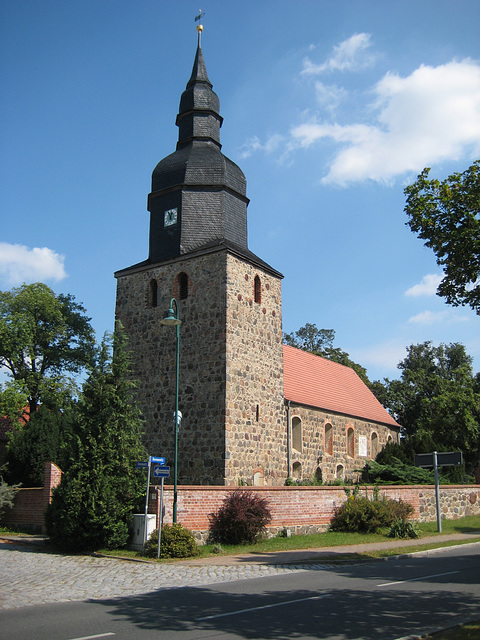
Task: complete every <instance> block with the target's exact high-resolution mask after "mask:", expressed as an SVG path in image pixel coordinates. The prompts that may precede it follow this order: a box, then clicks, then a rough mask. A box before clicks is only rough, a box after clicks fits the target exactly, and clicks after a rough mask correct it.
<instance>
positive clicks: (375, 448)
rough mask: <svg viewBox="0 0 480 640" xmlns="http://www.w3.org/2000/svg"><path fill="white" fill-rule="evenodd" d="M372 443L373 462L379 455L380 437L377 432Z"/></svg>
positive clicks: (372, 438)
mask: <svg viewBox="0 0 480 640" xmlns="http://www.w3.org/2000/svg"><path fill="white" fill-rule="evenodd" d="M370 442H371V454H372V460H375V458H376V457H377V455H378V435H377V434H376V433H375V431H374V432H373V433H372V436H371V438H370Z"/></svg>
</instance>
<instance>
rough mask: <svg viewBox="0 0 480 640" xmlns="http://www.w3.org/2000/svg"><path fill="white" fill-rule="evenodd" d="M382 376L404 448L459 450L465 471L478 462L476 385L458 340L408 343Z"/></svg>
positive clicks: (479, 433)
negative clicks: (391, 376)
mask: <svg viewBox="0 0 480 640" xmlns="http://www.w3.org/2000/svg"><path fill="white" fill-rule="evenodd" d="M398 367H399V369H400V370H401V372H402V373H401V378H400V380H392V381H388V380H387V381H385V382H386V383H385V397H384V404H385V406H386V407H387V409H389V411H390V413H392V415H393V416H394V417H395V419H396V420H397V421H398V422H399V423H400V424H401V425H402V435H403V436H404V438H405V442H406V444H407V445H408V450H409V451H414V452H415V453H421V452H425V451H428V452H429V451H433V450H438V451H462V452H463V453H464V458H465V462H466V467H467V471H469V472H471V471H472V470H473V469H474V468H475V467H476V466H478V464H479V463H480V385H479V381H478V377H475V376H474V374H473V370H472V358H471V357H470V356H468V355H467V353H466V351H465V347H464V346H463V345H461V344H459V343H452V344H449V345H445V344H441V345H440V346H438V347H435V346H434V345H432V343H431V342H424V343H421V344H416V345H411V346H410V347H408V349H407V357H406V358H405V359H404V360H403V361H402V362H400V364H399V365H398Z"/></svg>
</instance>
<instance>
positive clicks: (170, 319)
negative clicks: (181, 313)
mask: <svg viewBox="0 0 480 640" xmlns="http://www.w3.org/2000/svg"><path fill="white" fill-rule="evenodd" d="M160 324H166V325H167V326H169V327H176V326H177V325H180V324H182V321H181V320H180V319H179V318H177V315H176V313H175V311H174V310H173V308H172V307H170V308H169V309H168V311H167V314H166V316H165V318H164V319H163V320H160Z"/></svg>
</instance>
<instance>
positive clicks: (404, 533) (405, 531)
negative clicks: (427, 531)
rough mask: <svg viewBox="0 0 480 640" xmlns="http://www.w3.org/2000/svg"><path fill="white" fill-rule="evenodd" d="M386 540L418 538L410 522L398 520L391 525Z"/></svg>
mask: <svg viewBox="0 0 480 640" xmlns="http://www.w3.org/2000/svg"><path fill="white" fill-rule="evenodd" d="M387 537H388V538H418V532H417V529H416V528H415V525H413V524H412V523H411V522H407V521H406V520H402V519H401V518H399V519H398V520H395V522H394V523H393V524H392V526H391V528H390V531H389V532H388V533H387Z"/></svg>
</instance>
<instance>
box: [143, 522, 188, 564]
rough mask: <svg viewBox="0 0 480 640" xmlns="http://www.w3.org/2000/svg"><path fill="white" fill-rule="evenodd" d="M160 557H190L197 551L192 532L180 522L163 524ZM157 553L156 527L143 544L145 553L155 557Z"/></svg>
mask: <svg viewBox="0 0 480 640" xmlns="http://www.w3.org/2000/svg"><path fill="white" fill-rule="evenodd" d="M160 543H161V544H160V558H191V557H192V556H197V555H198V553H199V550H198V545H197V542H196V540H195V538H194V537H193V533H192V532H191V531H189V530H188V529H185V527H183V526H182V525H181V524H172V525H169V524H164V525H163V527H162V539H161V540H160ZM157 553H158V529H155V531H154V532H153V533H152V535H151V536H150V538H149V539H148V541H147V544H146V545H145V555H147V556H148V557H149V558H156V557H157Z"/></svg>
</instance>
